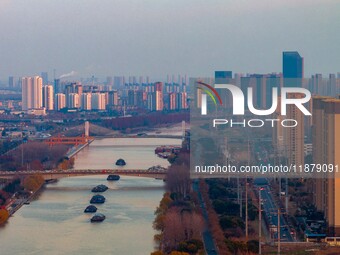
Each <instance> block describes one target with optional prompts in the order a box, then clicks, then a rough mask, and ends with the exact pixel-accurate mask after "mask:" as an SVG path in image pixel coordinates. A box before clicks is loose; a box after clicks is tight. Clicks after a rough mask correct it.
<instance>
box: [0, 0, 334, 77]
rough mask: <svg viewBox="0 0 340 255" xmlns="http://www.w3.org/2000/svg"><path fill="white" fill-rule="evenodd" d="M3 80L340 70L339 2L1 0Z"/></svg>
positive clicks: (293, 0) (309, 72) (0, 74)
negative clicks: (292, 63)
mask: <svg viewBox="0 0 340 255" xmlns="http://www.w3.org/2000/svg"><path fill="white" fill-rule="evenodd" d="M0 32H1V38H0V61H1V62H0V79H2V80H6V79H7V77H8V76H9V75H14V76H16V77H17V76H22V75H35V74H40V72H41V71H48V72H49V77H50V78H53V69H56V72H57V76H59V75H61V74H63V73H68V72H71V71H76V72H77V73H78V76H82V77H89V76H91V75H95V76H98V77H106V76H107V75H126V76H128V75H149V76H150V77H157V78H160V77H164V76H166V74H178V73H181V74H188V75H189V76H212V75H213V72H214V70H232V71H233V72H243V73H247V72H248V73H253V72H258V73H266V72H272V71H274V72H280V71H281V69H282V60H281V57H282V51H284V50H298V51H299V52H300V54H301V55H302V56H303V57H304V58H305V74H306V75H307V76H309V75H310V74H311V73H316V72H318V73H324V74H327V73H330V72H332V73H336V72H339V71H340V1H338V0H247V1H246V0H221V1H218V0H216V1H215V0H214V1H212V0H211V1H209V0H169V1H168V0H143V1H142V0H0Z"/></svg>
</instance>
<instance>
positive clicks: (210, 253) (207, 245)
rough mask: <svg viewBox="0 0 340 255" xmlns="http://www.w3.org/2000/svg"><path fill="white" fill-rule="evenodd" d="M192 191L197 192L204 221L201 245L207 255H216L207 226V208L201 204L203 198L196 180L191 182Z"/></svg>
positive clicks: (212, 239)
mask: <svg viewBox="0 0 340 255" xmlns="http://www.w3.org/2000/svg"><path fill="white" fill-rule="evenodd" d="M192 186H193V190H194V191H196V192H197V194H198V199H199V203H200V206H201V208H202V213H203V218H204V221H205V229H204V231H203V233H202V237H203V244H204V249H205V252H206V254H207V255H217V254H218V253H217V250H216V246H215V242H214V238H213V236H212V234H211V232H210V230H209V228H208V226H209V221H208V212H207V208H206V207H205V204H204V202H203V198H202V194H201V192H200V190H199V186H198V180H194V182H193V185H192Z"/></svg>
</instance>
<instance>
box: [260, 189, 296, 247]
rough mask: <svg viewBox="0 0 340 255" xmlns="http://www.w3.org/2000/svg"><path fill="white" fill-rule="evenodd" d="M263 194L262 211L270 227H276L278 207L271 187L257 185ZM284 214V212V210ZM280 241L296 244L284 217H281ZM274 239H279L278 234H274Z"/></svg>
mask: <svg viewBox="0 0 340 255" xmlns="http://www.w3.org/2000/svg"><path fill="white" fill-rule="evenodd" d="M257 187H258V188H259V189H260V192H261V200H262V210H263V211H264V212H265V213H266V217H267V220H268V222H269V225H272V226H276V227H277V224H278V215H277V213H278V207H277V205H276V203H275V201H274V199H273V196H272V194H271V191H270V186H269V185H257ZM282 212H283V210H282ZM280 231H281V233H280V240H281V241H282V242H294V241H295V239H294V238H293V237H292V235H291V234H290V227H289V226H288V225H287V222H286V220H285V218H284V217H283V215H282V214H281V215H280ZM273 238H274V239H275V240H276V239H277V238H278V234H277V233H274V235H273Z"/></svg>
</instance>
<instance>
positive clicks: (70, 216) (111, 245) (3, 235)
mask: <svg viewBox="0 0 340 255" xmlns="http://www.w3.org/2000/svg"><path fill="white" fill-rule="evenodd" d="M180 143H181V141H180V140H174V139H153V138H139V139H131V138H122V139H102V140H95V141H94V142H93V143H92V144H91V145H90V146H89V147H87V148H85V149H84V150H83V151H81V152H80V153H79V154H78V155H77V156H76V161H75V168H77V169H84V168H86V169H91V168H92V169H98V168H99V169H101V168H114V167H115V166H114V163H115V161H116V160H117V159H118V158H123V159H124V160H125V161H126V163H127V165H126V166H125V168H127V169H135V168H136V169H147V168H149V167H150V166H153V165H162V166H167V165H168V162H167V161H166V160H164V159H161V158H158V157H157V156H155V154H154V149H155V147H156V146H158V145H179V144H180ZM98 184H105V185H107V186H108V187H109V190H107V191H106V192H105V193H103V195H104V196H105V197H106V202H105V203H104V204H102V205H98V206H97V207H98V212H101V213H103V214H105V215H106V220H105V221H104V222H102V223H90V217H91V215H88V214H84V213H83V210H84V209H85V207H86V206H87V205H89V200H90V199H91V197H92V195H93V193H92V192H91V188H92V187H93V186H95V185H98ZM163 192H164V184H163V181H161V180H155V179H151V178H142V177H124V176H122V177H121V179H120V180H119V181H117V182H108V181H106V176H88V177H72V178H64V179H61V180H59V181H58V182H57V183H53V184H48V185H47V186H46V188H45V189H44V190H43V192H41V194H40V195H39V196H38V198H37V199H36V200H34V201H32V202H31V203H30V204H29V205H24V206H23V207H22V208H21V209H20V210H19V211H17V212H16V213H15V214H14V217H11V218H10V219H9V221H8V222H7V223H6V224H5V225H4V226H2V227H0V254H1V255H7V254H25V255H29V254H39V255H40V254H91V255H92V254H119V255H120V254H131V255H134V254H136V255H139V254H141V255H142V254H143V255H144V254H150V252H151V251H153V249H154V242H153V235H154V234H155V232H154V230H153V229H152V222H153V219H154V211H155V209H156V207H157V205H158V203H159V201H160V199H161V197H162V194H163Z"/></svg>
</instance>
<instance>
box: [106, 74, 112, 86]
mask: <svg viewBox="0 0 340 255" xmlns="http://www.w3.org/2000/svg"><path fill="white" fill-rule="evenodd" d="M106 85H107V86H113V79H112V76H107V77H106Z"/></svg>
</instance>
